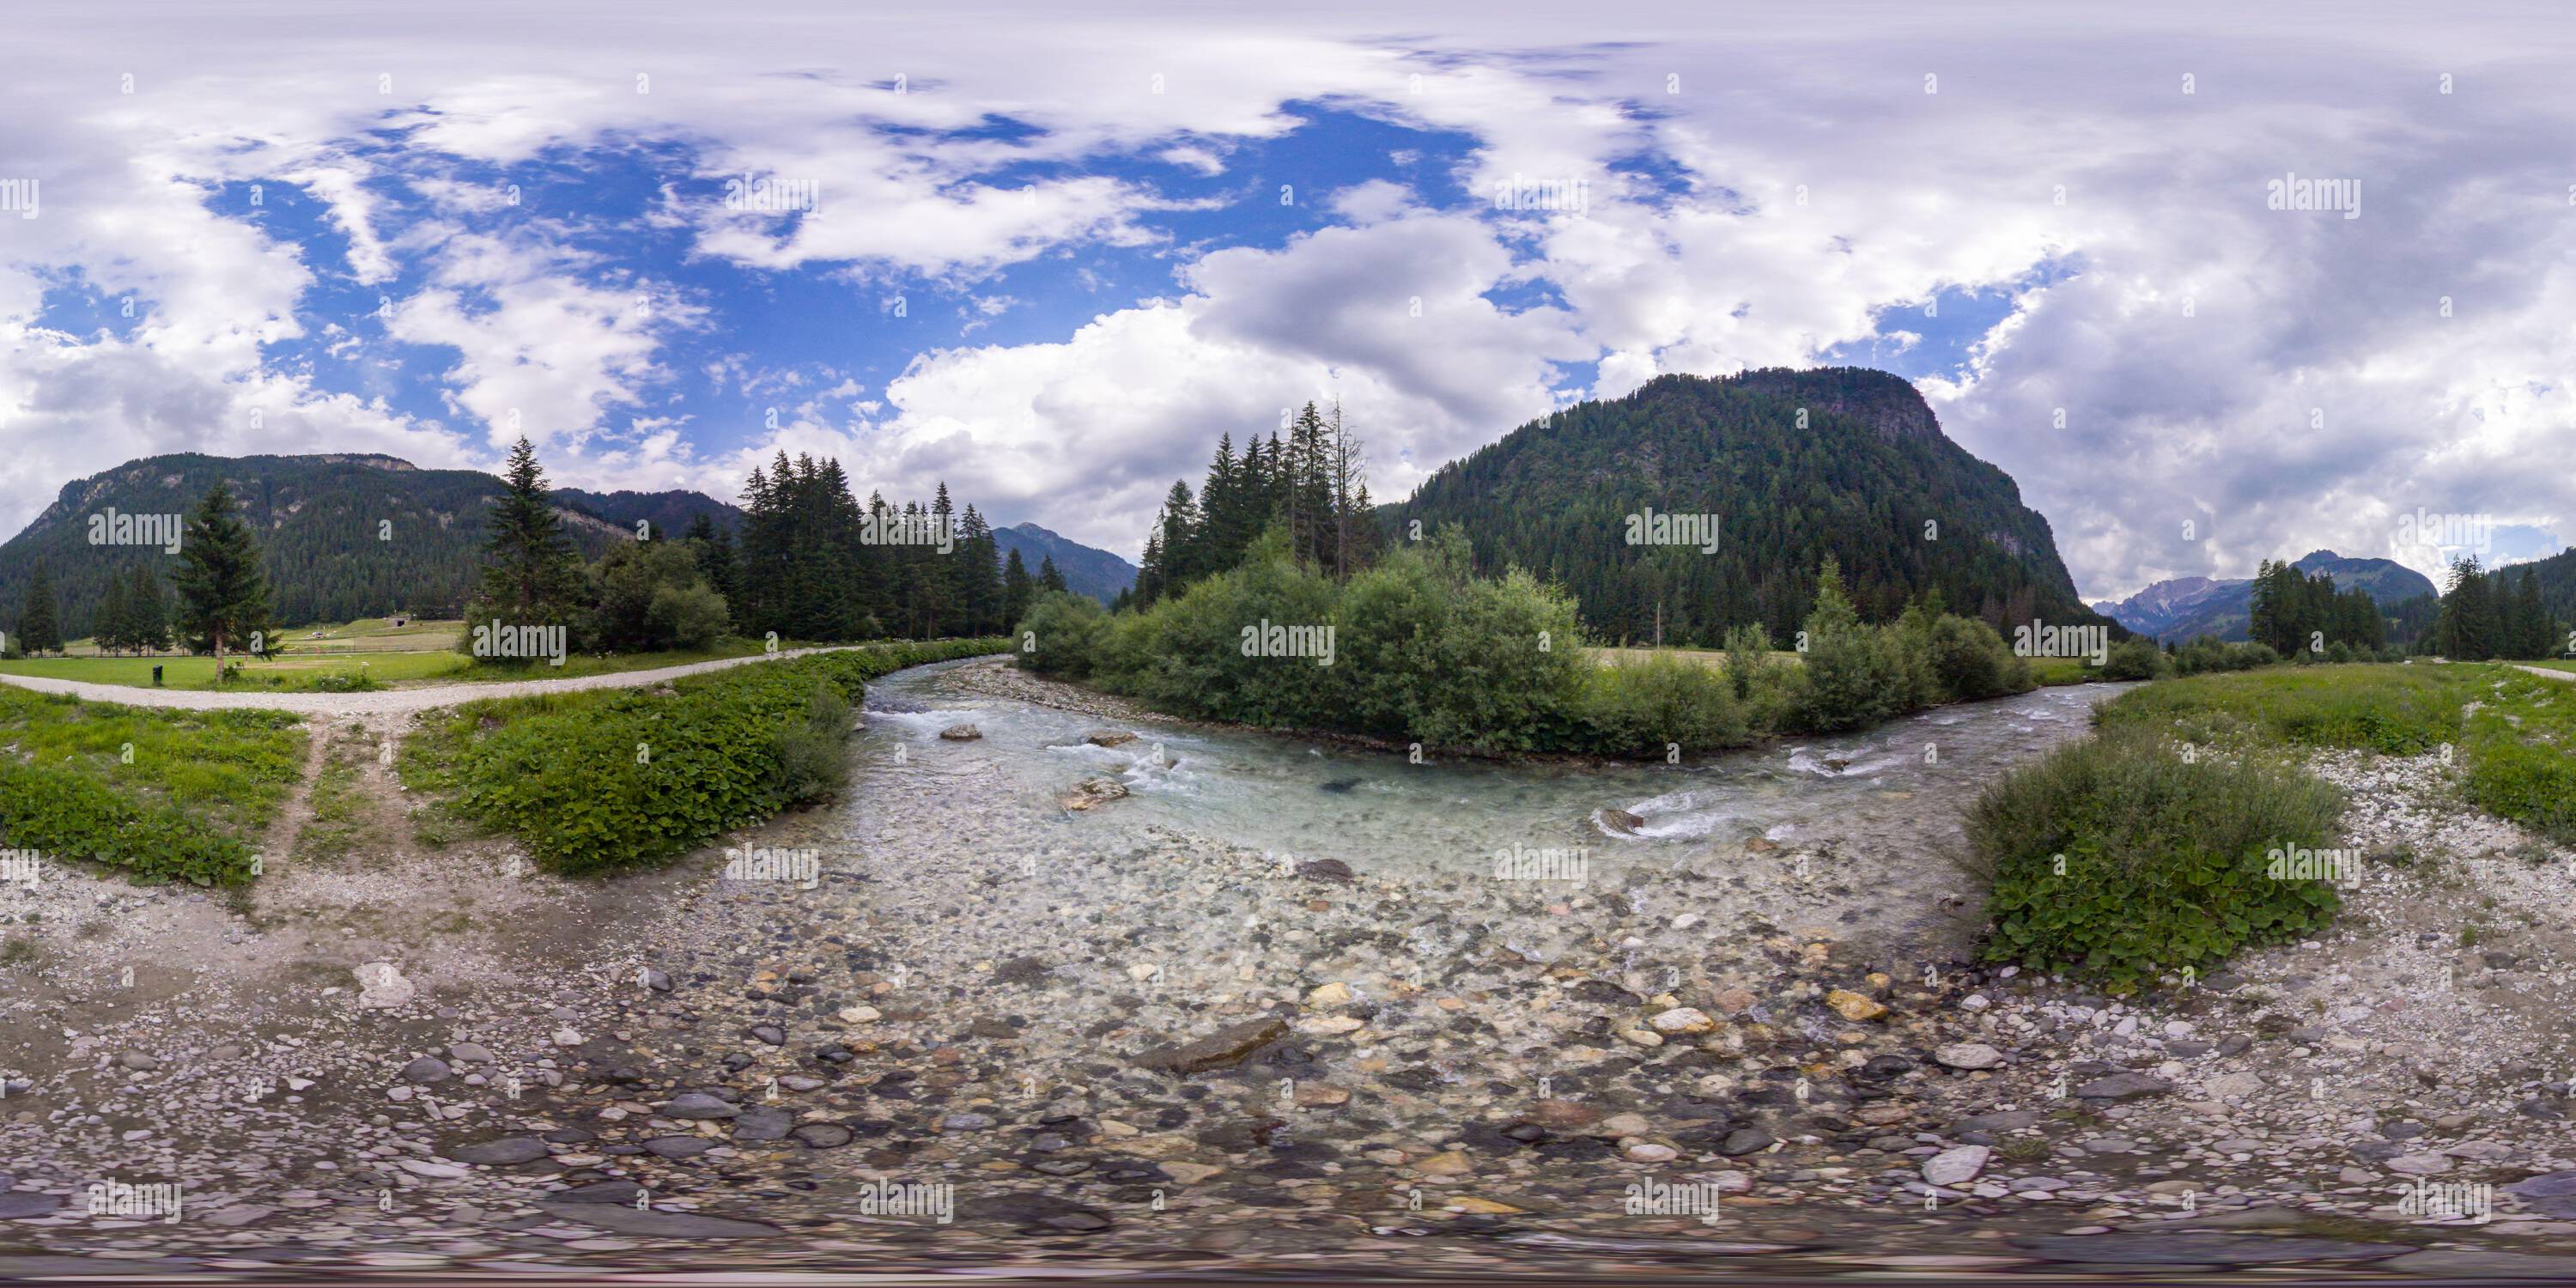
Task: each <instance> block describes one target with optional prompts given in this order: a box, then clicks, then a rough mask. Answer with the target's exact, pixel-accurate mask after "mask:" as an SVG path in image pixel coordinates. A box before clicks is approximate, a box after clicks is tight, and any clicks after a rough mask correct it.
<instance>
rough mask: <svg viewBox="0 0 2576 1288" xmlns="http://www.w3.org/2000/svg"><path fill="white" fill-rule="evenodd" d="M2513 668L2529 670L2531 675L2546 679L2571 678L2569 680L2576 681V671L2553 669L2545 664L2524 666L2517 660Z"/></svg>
mask: <svg viewBox="0 0 2576 1288" xmlns="http://www.w3.org/2000/svg"><path fill="white" fill-rule="evenodd" d="M2513 669H2515V670H2517V671H2529V672H2531V673H2532V674H2533V675H2537V676H2539V677H2541V678H2542V679H2547V680H2571V681H2576V671H2553V670H2550V669H2549V668H2548V667H2545V666H2524V665H2522V664H2521V663H2519V662H2517V663H2515V664H2514V668H2513Z"/></svg>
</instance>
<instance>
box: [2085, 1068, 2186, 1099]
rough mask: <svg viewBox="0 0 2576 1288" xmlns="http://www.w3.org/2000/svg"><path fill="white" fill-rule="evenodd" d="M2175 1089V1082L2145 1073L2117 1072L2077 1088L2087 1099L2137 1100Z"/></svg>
mask: <svg viewBox="0 0 2576 1288" xmlns="http://www.w3.org/2000/svg"><path fill="white" fill-rule="evenodd" d="M2172 1090H2173V1084H2172V1083H2170V1082H2167V1081H2165V1080H2164V1079H2162V1078H2158V1077H2153V1076H2150V1075H2148V1074H2143V1073H2115V1074H2112V1075H2111V1076H2109V1077H2107V1078H2095V1079H2094V1080H2093V1081H2091V1082H2088V1083H2085V1084H2084V1085H2083V1086H2080V1087H2077V1088H2076V1089H2075V1094H2076V1095H2077V1096H2078V1097H2081V1098H2082V1099H2085V1100H2135V1099H2138V1098H2139V1097H2141V1096H2161V1095H2165V1094H2167V1093H2169V1092H2171V1091H2172Z"/></svg>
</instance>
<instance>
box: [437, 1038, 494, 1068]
mask: <svg viewBox="0 0 2576 1288" xmlns="http://www.w3.org/2000/svg"><path fill="white" fill-rule="evenodd" d="M447 1058H448V1059H450V1060H454V1061H455V1062H457V1063H458V1064H490V1063H492V1053H491V1051H490V1050H488V1049H486V1048H485V1047H484V1046H483V1045H482V1044H481V1043H479V1042H459V1043H456V1044H455V1045H453V1046H451V1047H449V1048H447Z"/></svg>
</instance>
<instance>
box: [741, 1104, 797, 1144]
mask: <svg viewBox="0 0 2576 1288" xmlns="http://www.w3.org/2000/svg"><path fill="white" fill-rule="evenodd" d="M795 1126H796V1115H794V1114H792V1113H789V1112H788V1111H787V1110H784V1109H770V1108H762V1109H746V1110H744V1111H742V1114H741V1116H739V1117H737V1118H735V1119H734V1120H733V1138H734V1139H735V1140H738V1141H771V1140H785V1139H787V1133H788V1132H789V1131H791V1130H793V1129H794V1128H795Z"/></svg>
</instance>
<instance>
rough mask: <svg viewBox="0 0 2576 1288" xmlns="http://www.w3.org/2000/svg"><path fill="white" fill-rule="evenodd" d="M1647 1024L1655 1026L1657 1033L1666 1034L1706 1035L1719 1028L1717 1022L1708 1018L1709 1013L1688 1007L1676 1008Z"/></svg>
mask: <svg viewBox="0 0 2576 1288" xmlns="http://www.w3.org/2000/svg"><path fill="white" fill-rule="evenodd" d="M1646 1022H1647V1023H1649V1024H1652V1025H1654V1026H1655V1031H1656V1032H1657V1033H1664V1034H1674V1033H1706V1032H1708V1031H1710V1030H1712V1029H1714V1028H1716V1027H1717V1021H1715V1020H1712V1019H1710V1018H1708V1014H1707V1012H1705V1011H1700V1010H1695V1009H1693V1008H1691V1007H1687V1006H1677V1007H1674V1008H1673V1009H1671V1010H1669V1011H1665V1012H1663V1013H1662V1014H1660V1015H1657V1016H1655V1017H1653V1018H1652V1019H1649V1020H1648V1021H1646Z"/></svg>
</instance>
